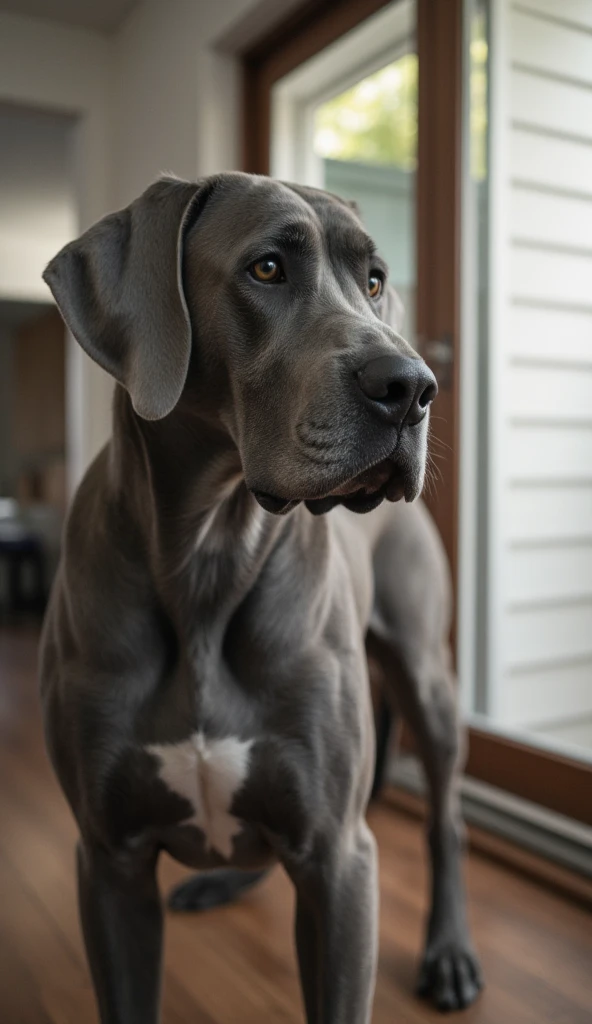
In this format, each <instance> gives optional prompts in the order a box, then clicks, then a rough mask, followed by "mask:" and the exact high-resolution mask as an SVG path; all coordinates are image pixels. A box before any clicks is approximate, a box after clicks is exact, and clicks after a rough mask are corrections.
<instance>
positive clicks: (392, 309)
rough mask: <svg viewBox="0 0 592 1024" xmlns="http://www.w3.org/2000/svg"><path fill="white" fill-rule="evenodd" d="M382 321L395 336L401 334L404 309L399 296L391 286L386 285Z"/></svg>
mask: <svg viewBox="0 0 592 1024" xmlns="http://www.w3.org/2000/svg"><path fill="white" fill-rule="evenodd" d="M382 319H383V320H384V322H385V324H388V325H389V327H392V329H393V331H396V332H397V334H400V333H401V329H402V327H403V322H404V320H405V307H404V305H403V303H402V301H401V296H400V295H399V293H398V292H397V291H395V289H394V288H393V286H392V284H387V286H386V293H385V296H384V307H383V311H382Z"/></svg>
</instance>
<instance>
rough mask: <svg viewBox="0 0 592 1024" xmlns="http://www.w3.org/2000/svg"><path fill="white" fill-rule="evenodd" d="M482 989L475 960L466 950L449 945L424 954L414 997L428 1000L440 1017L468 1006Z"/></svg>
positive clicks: (471, 951)
mask: <svg viewBox="0 0 592 1024" xmlns="http://www.w3.org/2000/svg"><path fill="white" fill-rule="evenodd" d="M482 988H483V975H482V973H481V967H480V965H479V960H478V958H477V955H476V954H475V953H474V952H473V950H472V949H470V947H466V946H460V945H459V946H456V945H452V944H451V945H449V946H444V947H442V948H441V949H438V950H434V951H433V952H432V951H428V952H427V953H426V955H425V957H424V961H423V963H422V965H421V969H420V972H419V981H418V984H417V994H418V995H419V996H422V998H424V999H429V1000H430V1002H432V1003H433V1004H434V1006H435V1007H436V1008H437V1009H438V1010H440V1011H441V1012H442V1013H447V1012H448V1011H450V1010H463V1009H464V1008H465V1007H466V1006H470V1005H471V1003H473V1002H474V1001H475V999H476V998H477V996H478V995H479V992H480V991H481V989H482Z"/></svg>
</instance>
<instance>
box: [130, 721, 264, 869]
mask: <svg viewBox="0 0 592 1024" xmlns="http://www.w3.org/2000/svg"><path fill="white" fill-rule="evenodd" d="M252 745H253V740H239V739H236V738H234V737H232V736H228V737H226V738H225V739H221V740H214V739H207V738H206V737H205V736H204V735H203V733H201V732H196V733H194V734H193V735H192V736H190V737H189V738H188V739H186V740H182V741H181V742H180V743H152V744H150V745H149V746H147V747H146V750H147V751H148V753H149V754H153V755H154V757H156V758H157V759H158V762H159V769H158V775H159V777H160V778H161V779H162V781H163V782H164V783H165V784H166V785H167V786H168V787H169V789H171V790H172V791H173V792H174V793H178V794H179V796H182V797H184V798H185V799H186V800H187V801H188V802H189V803H190V804H191V806H192V807H193V814H192V815H190V816H189V817H188V818H187V819H186V820H185V821H184V822H183V824H187V825H197V827H198V828H200V829H201V830H202V832H203V833H204V835H205V837H206V840H207V842H208V843H209V845H210V847H212V848H213V849H215V850H217V851H218V853H221V854H222V856H223V857H226V859H227V860H230V858H231V856H232V844H233V841H234V838H235V836H237V835H238V834H239V833H240V831H241V822H240V821H239V819H238V818H235V817H234V816H233V815H232V814H230V808H231V806H232V801H233V798H234V796H235V794H236V793H238V791H239V790H240V789H241V787H242V786H243V784H244V782H245V779H246V777H247V775H248V772H249V757H250V751H251V747H252Z"/></svg>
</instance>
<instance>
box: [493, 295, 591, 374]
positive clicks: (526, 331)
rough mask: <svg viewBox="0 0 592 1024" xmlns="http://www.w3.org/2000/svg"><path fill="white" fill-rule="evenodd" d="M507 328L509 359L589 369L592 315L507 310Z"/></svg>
mask: <svg viewBox="0 0 592 1024" xmlns="http://www.w3.org/2000/svg"><path fill="white" fill-rule="evenodd" d="M591 308H592V306H591ZM507 327H508V341H507V347H508V351H509V352H510V353H511V354H512V355H517V356H523V357H526V358H540V359H561V360H564V361H565V362H566V363H567V362H569V361H570V360H573V361H574V362H577V363H581V362H582V363H590V365H592V312H590V313H580V312H571V311H569V312H568V311H566V310H564V309H536V308H534V307H532V306H511V307H510V308H509V310H508V319H507Z"/></svg>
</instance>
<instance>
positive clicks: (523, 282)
mask: <svg viewBox="0 0 592 1024" xmlns="http://www.w3.org/2000/svg"><path fill="white" fill-rule="evenodd" d="M509 280H510V289H511V294H512V297H514V298H521V299H528V300H530V301H533V300H534V301H537V300H538V301H540V302H542V303H547V302H557V303H562V304H565V303H568V304H572V305H575V306H585V307H587V308H590V309H591V310H592V258H591V257H589V256H572V255H571V254H568V253H563V252H544V251H542V250H540V249H529V248H522V247H516V246H513V247H512V250H511V257H510V278H509Z"/></svg>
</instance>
